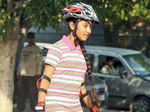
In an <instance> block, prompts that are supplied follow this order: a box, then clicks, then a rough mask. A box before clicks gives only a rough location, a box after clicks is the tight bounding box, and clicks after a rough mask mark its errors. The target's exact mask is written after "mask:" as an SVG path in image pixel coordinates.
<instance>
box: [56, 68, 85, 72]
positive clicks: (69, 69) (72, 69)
mask: <svg viewBox="0 0 150 112" xmlns="http://www.w3.org/2000/svg"><path fill="white" fill-rule="evenodd" d="M56 70H65V71H77V72H83V73H85V70H83V69H77V68H63V67H56Z"/></svg>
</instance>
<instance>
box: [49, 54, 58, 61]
mask: <svg viewBox="0 0 150 112" xmlns="http://www.w3.org/2000/svg"><path fill="white" fill-rule="evenodd" d="M47 58H51V59H55V60H56V61H59V58H58V57H57V56H56V55H53V54H51V53H48V54H47Z"/></svg>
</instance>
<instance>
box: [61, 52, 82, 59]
mask: <svg viewBox="0 0 150 112" xmlns="http://www.w3.org/2000/svg"><path fill="white" fill-rule="evenodd" d="M62 56H64V57H65V56H79V57H81V58H84V57H83V55H81V54H78V53H64V54H63V55H62Z"/></svg>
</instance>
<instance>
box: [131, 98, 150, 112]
mask: <svg viewBox="0 0 150 112" xmlns="http://www.w3.org/2000/svg"><path fill="white" fill-rule="evenodd" d="M149 106H150V101H149V99H147V98H145V97H142V98H138V99H136V100H135V101H134V102H133V112H149V110H150V107H149Z"/></svg>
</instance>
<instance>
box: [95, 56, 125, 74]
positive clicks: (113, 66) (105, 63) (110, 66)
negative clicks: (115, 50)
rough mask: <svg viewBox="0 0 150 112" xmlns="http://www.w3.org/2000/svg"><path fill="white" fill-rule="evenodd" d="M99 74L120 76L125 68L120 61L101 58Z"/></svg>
mask: <svg viewBox="0 0 150 112" xmlns="http://www.w3.org/2000/svg"><path fill="white" fill-rule="evenodd" d="M98 68H99V69H98V70H99V71H98V72H99V73H102V74H107V75H119V73H120V71H121V69H122V68H123V65H122V63H121V62H120V60H119V59H117V58H115V57H111V56H104V55H100V56H99V66H98Z"/></svg>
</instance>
